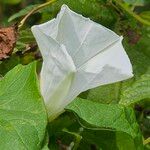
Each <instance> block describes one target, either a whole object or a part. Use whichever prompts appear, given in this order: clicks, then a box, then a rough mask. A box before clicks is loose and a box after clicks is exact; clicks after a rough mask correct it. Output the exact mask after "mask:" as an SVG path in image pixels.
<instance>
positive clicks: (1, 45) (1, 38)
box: [0, 26, 17, 60]
mask: <svg viewBox="0 0 150 150" xmlns="http://www.w3.org/2000/svg"><path fill="white" fill-rule="evenodd" d="M16 40H17V29H16V27H15V26H11V27H7V28H0V60H2V59H4V58H7V57H8V55H10V54H11V53H12V51H13V48H14V47H15V44H16Z"/></svg>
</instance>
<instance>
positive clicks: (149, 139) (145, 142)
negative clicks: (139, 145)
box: [143, 137, 150, 145]
mask: <svg viewBox="0 0 150 150" xmlns="http://www.w3.org/2000/svg"><path fill="white" fill-rule="evenodd" d="M148 143H150V137H149V138H147V139H146V140H144V141H143V144H144V145H146V144H148Z"/></svg>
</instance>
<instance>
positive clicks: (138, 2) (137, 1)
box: [123, 0, 149, 6]
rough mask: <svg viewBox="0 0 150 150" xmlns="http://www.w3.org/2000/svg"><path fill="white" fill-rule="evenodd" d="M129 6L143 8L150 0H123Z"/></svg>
mask: <svg viewBox="0 0 150 150" xmlns="http://www.w3.org/2000/svg"><path fill="white" fill-rule="evenodd" d="M123 1H124V2H126V3H128V4H132V5H134V6H143V5H145V4H147V3H148V2H149V0H123Z"/></svg>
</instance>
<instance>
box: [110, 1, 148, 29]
mask: <svg viewBox="0 0 150 150" xmlns="http://www.w3.org/2000/svg"><path fill="white" fill-rule="evenodd" d="M113 1H114V2H115V3H116V4H117V5H119V6H120V7H121V9H123V10H125V11H126V12H127V13H128V14H129V15H131V16H132V17H134V18H135V19H136V20H138V21H139V22H141V23H142V24H145V25H148V26H150V22H149V21H147V20H145V19H143V18H141V17H140V16H138V15H137V14H135V13H134V12H133V11H132V10H130V9H128V8H127V7H126V6H125V5H124V4H123V3H122V2H121V1H119V0H113Z"/></svg>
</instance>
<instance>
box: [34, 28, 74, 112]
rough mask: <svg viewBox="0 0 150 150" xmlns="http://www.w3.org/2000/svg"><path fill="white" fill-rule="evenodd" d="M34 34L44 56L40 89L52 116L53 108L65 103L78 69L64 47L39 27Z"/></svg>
mask: <svg viewBox="0 0 150 150" xmlns="http://www.w3.org/2000/svg"><path fill="white" fill-rule="evenodd" d="M32 32H33V34H34V36H35V38H36V41H37V43H38V46H39V48H40V51H41V53H42V56H43V66H42V71H41V76H40V82H41V83H40V87H41V93H42V96H43V98H44V101H45V103H46V105H47V109H48V113H49V114H50V113H52V110H53V108H55V109H56V108H57V107H58V106H59V105H60V104H61V103H63V99H64V97H66V95H67V94H68V91H69V89H70V86H71V84H72V81H73V78H74V72H75V70H76V69H75V66H74V64H73V61H72V59H71V57H70V55H69V54H68V53H67V51H66V49H65V46H64V45H60V44H59V43H57V42H56V41H55V40H53V39H52V38H51V37H49V36H47V35H46V34H44V33H43V32H42V31H41V30H40V28H39V27H38V26H33V27H32ZM58 92H59V94H58ZM62 110H63V109H62ZM62 110H61V111H62Z"/></svg>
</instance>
